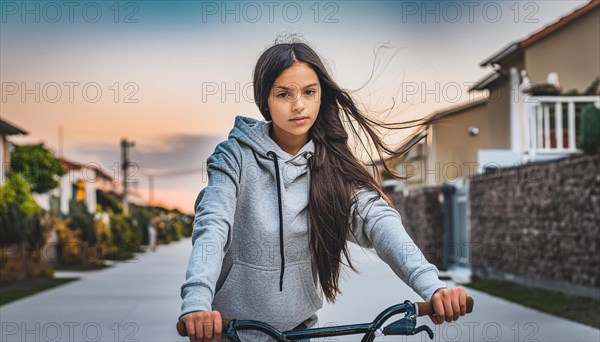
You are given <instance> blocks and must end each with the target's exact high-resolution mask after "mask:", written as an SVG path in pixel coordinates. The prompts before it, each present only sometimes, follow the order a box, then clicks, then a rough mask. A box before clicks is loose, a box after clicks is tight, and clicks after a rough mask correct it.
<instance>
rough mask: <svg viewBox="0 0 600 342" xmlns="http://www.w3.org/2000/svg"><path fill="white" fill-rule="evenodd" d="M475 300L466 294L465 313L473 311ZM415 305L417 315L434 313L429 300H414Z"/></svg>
mask: <svg viewBox="0 0 600 342" xmlns="http://www.w3.org/2000/svg"><path fill="white" fill-rule="evenodd" d="M474 304H475V301H473V297H468V296H467V313H471V312H472V311H473V305H474ZM415 306H416V307H417V314H418V316H428V315H431V314H434V313H435V312H434V310H433V303H431V302H416V303H415Z"/></svg>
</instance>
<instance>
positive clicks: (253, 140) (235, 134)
mask: <svg viewBox="0 0 600 342" xmlns="http://www.w3.org/2000/svg"><path fill="white" fill-rule="evenodd" d="M272 124H273V122H272V121H260V120H257V119H254V118H249V117H245V116H236V118H235V124H234V126H233V129H232V130H231V132H229V138H230V139H231V138H233V139H235V140H237V141H238V143H240V144H243V145H246V146H248V147H250V148H251V149H252V150H253V151H254V154H255V155H256V156H257V158H263V159H268V160H272V159H273V158H272V157H270V156H269V155H270V154H271V153H274V154H275V155H276V156H277V159H278V160H279V161H281V162H283V163H285V164H290V166H291V165H293V166H306V165H307V164H308V160H309V159H310V157H311V156H312V155H313V154H314V152H315V144H314V142H313V141H312V139H311V140H309V141H308V142H307V143H306V144H305V145H304V146H303V147H302V148H301V149H300V151H298V153H297V154H296V155H295V156H292V155H291V154H289V153H287V152H286V151H284V150H282V149H281V147H279V145H277V143H276V142H275V141H273V139H271V137H270V136H269V129H270V128H271V125H272ZM269 152H271V153H269Z"/></svg>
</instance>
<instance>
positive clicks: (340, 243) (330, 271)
mask: <svg viewBox="0 0 600 342" xmlns="http://www.w3.org/2000/svg"><path fill="white" fill-rule="evenodd" d="M297 62H304V63H307V64H308V65H309V66H310V67H312V69H313V70H314V71H315V73H316V74H317V76H318V78H319V82H320V84H321V106H320V109H319V114H318V116H317V118H316V121H315V123H314V124H313V126H312V127H311V129H310V131H309V135H310V138H311V139H312V140H313V142H314V144H315V153H314V156H313V157H312V158H311V160H310V172H311V177H310V180H311V184H310V194H309V197H310V198H309V204H308V213H309V224H310V232H309V233H310V249H311V253H312V255H313V257H314V260H315V261H316V264H317V267H318V274H319V282H320V285H321V288H322V290H323V293H324V295H325V298H326V299H327V301H328V302H335V298H336V296H337V294H339V293H341V291H340V288H339V282H338V280H339V275H340V268H341V267H340V264H343V260H342V256H343V258H345V259H346V261H347V262H348V265H347V266H349V267H350V268H351V269H352V270H353V271H355V272H357V270H356V269H355V268H354V266H353V265H352V263H351V261H350V256H349V252H348V246H347V240H348V238H349V237H350V235H349V234H352V229H351V221H352V220H351V215H355V214H356V212H354V213H351V212H350V211H351V209H352V205H353V203H355V201H356V196H355V194H356V191H357V189H359V188H365V189H367V190H373V191H376V192H378V193H379V195H380V196H381V197H382V198H384V199H385V200H386V202H387V203H388V204H389V205H390V206H391V205H392V202H391V201H390V199H389V198H388V197H387V196H386V195H385V193H384V192H383V191H382V189H381V187H380V185H379V184H378V182H377V181H376V179H375V178H374V177H373V176H372V175H371V173H370V172H369V170H368V168H367V166H366V165H365V163H364V162H362V161H360V160H359V159H358V158H357V157H356V156H355V155H354V154H353V153H352V150H351V149H350V146H349V141H348V138H349V135H348V132H347V130H346V128H345V127H344V124H343V122H342V121H345V122H347V123H348V126H349V128H348V130H349V131H351V132H352V134H353V135H354V138H355V140H356V141H357V142H360V143H361V144H362V146H363V147H365V144H364V142H363V141H362V138H361V136H360V134H359V131H358V130H357V129H356V126H355V124H358V126H359V127H360V129H362V131H363V132H365V133H366V136H367V137H368V138H369V139H370V140H371V142H372V145H371V146H374V147H375V148H376V151H377V154H378V156H379V160H380V161H383V160H384V157H383V154H384V153H385V154H387V155H388V158H391V157H398V156H401V155H403V154H405V153H406V152H407V151H408V150H409V149H410V148H411V147H412V146H413V145H414V144H416V143H417V142H418V141H419V140H421V139H422V138H423V137H424V136H425V131H426V130H425V128H426V127H427V126H428V125H429V124H430V121H428V119H425V120H412V121H406V122H400V123H391V124H390V123H383V122H378V121H375V120H373V119H371V118H369V117H368V116H367V115H365V114H363V113H362V112H361V111H360V110H359V109H358V108H357V106H356V104H355V102H354V100H353V99H352V97H351V96H350V95H349V93H348V92H347V91H345V90H343V89H341V88H340V87H339V86H338V85H337V84H336V83H335V82H334V81H333V79H332V78H331V76H330V75H329V72H328V71H327V69H326V67H325V65H324V64H323V62H322V61H321V58H320V57H319V56H318V54H317V53H316V52H315V51H314V50H313V49H312V48H311V47H310V46H308V45H307V44H306V43H303V42H291V43H277V44H275V45H273V46H271V47H270V48H268V49H267V50H266V51H265V52H263V53H262V55H261V56H260V57H259V58H258V61H257V63H256V67H255V69H254V74H253V85H254V101H255V103H256V105H257V106H258V108H259V110H260V112H261V114H262V115H263V117H264V118H265V120H268V121H270V120H272V118H271V115H270V113H269V112H268V101H269V95H270V93H271V91H272V89H271V88H272V87H273V84H274V82H275V80H276V79H277V77H278V76H279V75H280V74H281V73H282V72H283V71H284V70H285V69H286V68H288V67H290V66H292V64H294V63H297ZM376 127H379V128H384V129H406V128H411V127H420V128H421V131H420V132H419V133H418V134H415V135H414V136H413V137H412V138H411V139H409V140H408V143H405V144H404V147H403V148H401V149H396V150H392V149H390V148H388V147H387V146H386V145H385V144H384V142H383V141H382V139H381V138H380V137H379V134H378V131H377V130H376ZM369 158H370V159H371V161H372V162H373V164H376V163H375V162H374V161H373V158H372V156H371V155H369ZM381 164H382V166H383V168H384V169H385V171H387V172H388V173H389V174H390V175H392V176H394V177H396V178H400V179H404V178H405V177H403V176H401V175H398V174H397V173H396V172H394V171H392V170H390V169H389V168H388V166H387V165H386V163H381ZM352 218H353V217H352Z"/></svg>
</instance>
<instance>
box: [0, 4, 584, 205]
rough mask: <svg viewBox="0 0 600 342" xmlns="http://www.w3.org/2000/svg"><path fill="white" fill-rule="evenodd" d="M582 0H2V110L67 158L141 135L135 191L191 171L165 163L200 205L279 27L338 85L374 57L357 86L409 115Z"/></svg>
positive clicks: (439, 102) (457, 88)
mask: <svg viewBox="0 0 600 342" xmlns="http://www.w3.org/2000/svg"><path fill="white" fill-rule="evenodd" d="M587 2H588V1H570V0H569V1H521V2H516V1H456V2H444V1H401V2H400V1H399V2H392V1H389V2H388V1H380V2H377V1H364V2H363V1H325V2H314V1H308V2H300V1H298V2H281V1H265V2H261V1H256V2H237V1H231V2H227V3H224V2H214V1H210V2H201V1H171V2H167V1H164V2H162V1H122V2H118V3H117V2H115V1H106V2H105V1H95V2H94V1H91V2H88V1H82V2H78V1H75V2H61V1H50V2H45V1H24V2H22V1H14V2H13V1H2V2H0V4H1V9H0V10H1V12H0V15H1V26H0V80H1V83H2V100H1V103H0V104H1V108H0V115H1V116H2V118H3V119H6V120H8V121H10V122H11V123H13V124H15V125H17V126H19V127H21V128H23V129H25V130H27V131H28V132H29V134H28V135H27V136H24V137H13V138H11V141H13V142H15V143H18V144H22V143H35V142H40V141H43V142H44V143H45V144H46V146H48V147H50V148H51V149H53V150H54V151H56V152H58V141H59V139H58V132H59V127H62V129H63V132H64V147H63V152H64V153H63V154H64V157H66V158H67V159H70V160H73V161H76V162H80V163H88V162H96V163H98V164H100V165H101V166H102V168H104V169H105V170H106V171H107V172H109V173H111V172H110V171H109V168H110V167H111V165H114V163H116V162H119V159H120V151H119V140H120V139H121V138H123V137H126V138H128V139H130V140H133V141H135V143H136V146H135V147H134V148H133V149H132V152H131V156H132V160H133V161H134V162H136V163H137V164H138V165H139V166H140V172H139V173H138V175H137V178H138V179H139V181H140V183H139V186H138V190H139V192H140V193H141V194H142V195H143V196H144V198H147V190H148V177H147V174H151V173H160V174H174V173H175V174H177V173H185V175H179V176H170V177H167V176H163V177H158V176H157V177H156V178H155V198H156V199H157V200H158V201H159V202H160V203H162V204H164V205H165V206H168V207H171V206H174V207H178V208H180V209H181V210H183V211H186V212H192V211H193V203H194V200H195V198H196V195H197V194H198V192H199V191H200V190H201V189H202V188H203V187H204V186H205V185H206V182H205V180H204V181H203V178H204V177H202V174H201V171H200V170H201V167H202V164H203V163H204V162H205V161H206V159H207V157H208V156H209V155H210V153H211V152H212V151H213V150H214V148H215V145H216V144H217V143H218V142H219V141H221V140H224V139H226V137H227V133H228V132H229V130H230V129H231V127H232V125H233V120H234V118H235V116H236V115H245V116H251V117H255V118H261V116H260V113H259V111H258V110H257V108H256V106H255V105H254V102H253V97H252V87H251V81H252V69H253V67H254V65H255V63H256V60H257V58H258V56H259V55H260V54H261V52H263V51H264V50H265V49H266V48H267V47H268V46H269V45H270V44H271V43H272V42H273V41H274V39H275V38H276V37H277V36H278V35H279V34H285V33H299V34H301V35H302V36H303V37H304V39H305V40H306V41H308V42H309V43H310V44H311V45H312V46H313V47H314V48H315V49H316V50H317V52H318V53H319V54H320V55H321V56H322V57H323V58H324V61H325V63H326V64H327V65H328V66H329V68H330V70H331V71H332V74H333V75H332V76H333V77H334V79H335V80H336V81H337V82H338V83H339V84H340V85H341V86H342V88H345V89H348V90H354V89H357V88H359V87H361V86H362V85H363V84H365V82H367V80H368V78H369V75H370V74H371V72H372V69H373V68H375V74H376V76H377V77H376V78H375V79H374V80H372V81H371V82H370V83H369V84H368V85H367V86H366V87H363V89H361V90H360V91H359V92H357V93H355V97H356V99H358V100H359V101H360V102H361V103H362V104H363V105H364V106H365V108H368V109H369V110H372V111H374V112H376V111H381V110H382V109H386V108H388V107H389V106H390V105H391V104H392V98H394V99H395V102H396V107H395V109H394V110H395V111H394V113H395V114H394V115H393V116H392V119H394V120H398V121H400V120H406V119H412V118H415V117H420V116H423V115H426V114H429V113H431V112H432V111H435V110H439V109H442V108H445V107H448V106H454V105H457V104H460V103H466V102H467V101H469V100H470V98H469V96H472V94H471V95H469V94H468V93H467V88H468V86H469V85H470V84H473V83H474V82H476V81H478V80H479V79H481V78H482V77H483V76H484V75H486V74H488V73H489V72H490V70H489V69H485V68H481V67H480V66H479V63H480V62H482V61H483V60H485V59H486V58H487V57H490V56H491V55H493V54H495V53H496V52H498V51H499V50H501V49H502V48H504V47H505V46H507V45H508V44H509V43H511V42H513V41H516V40H519V39H522V38H525V37H527V36H529V35H530V34H532V33H534V32H536V31H538V30H540V29H542V28H543V27H545V26H547V25H548V24H551V23H553V22H555V21H556V20H558V18H560V17H562V16H564V15H567V14H568V13H570V12H571V11H573V10H574V9H576V8H579V7H581V6H583V5H584V4H585V3H587ZM378 48H380V49H379V52H380V53H379V54H378V55H377V58H376V57H375V54H374V52H375V51H377V50H378ZM70 91H72V94H70ZM100 93H101V94H100ZM471 100H472V99H471ZM398 138H400V137H398Z"/></svg>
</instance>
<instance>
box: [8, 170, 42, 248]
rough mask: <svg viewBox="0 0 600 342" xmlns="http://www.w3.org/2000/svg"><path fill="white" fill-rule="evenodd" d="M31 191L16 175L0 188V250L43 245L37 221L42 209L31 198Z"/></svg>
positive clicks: (21, 178) (10, 177) (26, 183)
mask: <svg viewBox="0 0 600 342" xmlns="http://www.w3.org/2000/svg"><path fill="white" fill-rule="evenodd" d="M30 189H31V187H30V185H29V183H28V182H27V180H26V179H24V178H23V177H22V176H21V175H19V174H12V175H10V176H9V177H8V179H7V180H6V184H5V185H3V186H0V246H8V245H11V244H18V243H22V242H28V243H30V244H31V245H33V246H40V245H42V244H43V243H44V240H45V236H44V231H43V228H42V225H41V223H40V218H41V214H42V209H41V208H40V207H39V206H38V205H37V203H35V200H34V199H33V196H32V195H31V190H30Z"/></svg>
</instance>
